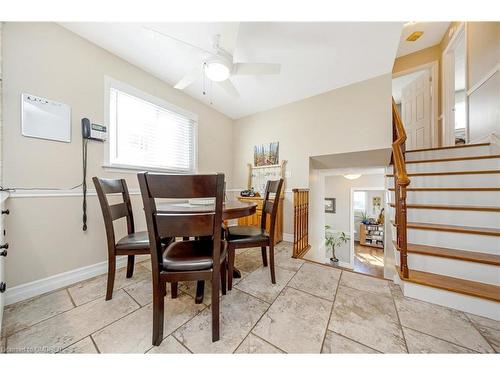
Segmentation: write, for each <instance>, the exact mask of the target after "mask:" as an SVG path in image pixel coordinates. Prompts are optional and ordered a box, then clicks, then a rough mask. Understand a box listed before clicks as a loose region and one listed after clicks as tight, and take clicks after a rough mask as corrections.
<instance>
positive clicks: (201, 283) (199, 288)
mask: <svg viewBox="0 0 500 375" xmlns="http://www.w3.org/2000/svg"><path fill="white" fill-rule="evenodd" d="M204 294H205V280H198V281H197V282H196V298H195V299H194V301H195V303H198V304H199V303H202V302H203V296H204Z"/></svg>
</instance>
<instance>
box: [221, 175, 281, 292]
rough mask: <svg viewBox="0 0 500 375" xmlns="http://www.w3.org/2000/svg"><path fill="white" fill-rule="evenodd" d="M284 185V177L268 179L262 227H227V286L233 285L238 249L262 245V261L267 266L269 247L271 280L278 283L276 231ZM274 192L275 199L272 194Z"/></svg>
mask: <svg viewBox="0 0 500 375" xmlns="http://www.w3.org/2000/svg"><path fill="white" fill-rule="evenodd" d="M282 187H283V179H282V178H281V179H279V180H276V181H267V184H266V190H265V193H264V199H263V204H262V217H261V221H260V228H259V227H254V226H248V225H236V226H229V227H226V241H227V251H228V272H227V275H228V276H227V280H228V282H227V288H228V290H231V289H232V287H233V270H234V260H235V259H234V258H235V253H236V249H242V248H244V249H246V248H250V247H260V248H261V252H262V263H263V265H264V267H267V248H268V247H269V266H270V267H269V268H270V270H271V282H272V283H273V284H276V274H275V270H274V231H275V226H276V216H277V214H278V205H279V201H280V199H279V197H280V195H281V189H282ZM271 194H273V199H271V197H270V195H271ZM268 214H269V216H270V218H269V220H270V222H269V232H267V231H266V223H267V216H268Z"/></svg>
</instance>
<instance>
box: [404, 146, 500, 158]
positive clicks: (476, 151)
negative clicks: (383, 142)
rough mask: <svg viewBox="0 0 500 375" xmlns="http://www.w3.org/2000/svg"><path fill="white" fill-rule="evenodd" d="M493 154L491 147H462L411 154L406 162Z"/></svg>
mask: <svg viewBox="0 0 500 375" xmlns="http://www.w3.org/2000/svg"><path fill="white" fill-rule="evenodd" d="M492 152H493V149H492V148H491V147H490V146H477V147H461V148H453V149H445V150H434V151H419V152H410V153H407V154H406V160H407V161H411V160H432V159H444V158H460V157H467V156H483V155H491V154H492Z"/></svg>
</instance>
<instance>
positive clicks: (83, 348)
mask: <svg viewBox="0 0 500 375" xmlns="http://www.w3.org/2000/svg"><path fill="white" fill-rule="evenodd" d="M60 353H62V354H97V353H98V351H97V349H96V347H95V345H94V343H93V342H92V339H91V338H90V336H87V337H85V338H84V339H83V340H80V341H78V342H77V343H74V344H73V345H71V346H69V347H67V348H66V349H64V350H63V351H62V352H60Z"/></svg>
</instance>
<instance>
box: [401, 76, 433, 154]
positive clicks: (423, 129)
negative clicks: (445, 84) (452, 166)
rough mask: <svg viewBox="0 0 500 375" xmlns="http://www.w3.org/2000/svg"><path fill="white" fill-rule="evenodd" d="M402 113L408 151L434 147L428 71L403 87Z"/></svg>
mask: <svg viewBox="0 0 500 375" xmlns="http://www.w3.org/2000/svg"><path fill="white" fill-rule="evenodd" d="M401 112H402V113H401V115H402V118H403V125H404V127H405V130H406V136H407V140H406V149H407V150H415V149H419V148H429V147H432V136H431V132H432V129H431V81H430V74H429V71H428V70H425V71H423V72H422V74H421V75H419V76H418V77H417V78H415V79H414V80H413V81H412V82H410V83H409V84H408V85H406V86H405V87H403V89H402V92H401Z"/></svg>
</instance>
